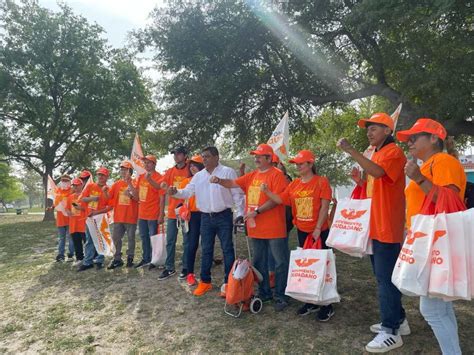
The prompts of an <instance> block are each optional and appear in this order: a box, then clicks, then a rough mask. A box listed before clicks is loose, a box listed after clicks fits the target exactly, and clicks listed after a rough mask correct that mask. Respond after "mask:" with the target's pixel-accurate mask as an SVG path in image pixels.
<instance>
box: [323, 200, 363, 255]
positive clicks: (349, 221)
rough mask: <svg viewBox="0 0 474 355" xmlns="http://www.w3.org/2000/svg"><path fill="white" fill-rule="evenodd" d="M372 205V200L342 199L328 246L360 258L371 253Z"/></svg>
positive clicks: (330, 232)
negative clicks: (370, 227)
mask: <svg viewBox="0 0 474 355" xmlns="http://www.w3.org/2000/svg"><path fill="white" fill-rule="evenodd" d="M371 203H372V200H371V199H363V200H360V199H342V200H341V201H340V202H338V205H337V208H336V213H335V215H334V220H333V223H332V225H331V229H330V231H329V236H328V239H327V241H326V245H327V246H330V247H333V248H336V249H338V250H340V251H342V252H343V253H346V254H349V255H351V256H357V257H360V258H361V257H363V256H364V255H366V254H367V253H368V252H370V251H369V250H370V248H369V226H370V207H371Z"/></svg>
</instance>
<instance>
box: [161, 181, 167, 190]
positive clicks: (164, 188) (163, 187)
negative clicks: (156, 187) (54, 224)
mask: <svg viewBox="0 0 474 355" xmlns="http://www.w3.org/2000/svg"><path fill="white" fill-rule="evenodd" d="M160 187H161V188H162V189H163V190H166V189H168V184H167V183H166V182H164V181H162V182H161V184H160Z"/></svg>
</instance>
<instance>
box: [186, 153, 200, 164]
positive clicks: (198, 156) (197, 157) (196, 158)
mask: <svg viewBox="0 0 474 355" xmlns="http://www.w3.org/2000/svg"><path fill="white" fill-rule="evenodd" d="M189 160H190V161H193V162H195V163H199V164H203V163H204V161H203V160H202V156H200V155H193V157H192V158H191V159H189Z"/></svg>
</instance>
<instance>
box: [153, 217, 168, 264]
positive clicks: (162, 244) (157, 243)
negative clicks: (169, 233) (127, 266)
mask: <svg viewBox="0 0 474 355" xmlns="http://www.w3.org/2000/svg"><path fill="white" fill-rule="evenodd" d="M150 242H151V263H152V264H153V265H155V266H159V265H165V261H166V233H165V229H164V227H160V226H158V234H155V235H152V236H151V237H150Z"/></svg>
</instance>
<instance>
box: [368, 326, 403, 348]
mask: <svg viewBox="0 0 474 355" xmlns="http://www.w3.org/2000/svg"><path fill="white" fill-rule="evenodd" d="M402 345H403V340H402V337H401V336H400V335H393V334H388V333H386V332H385V331H383V330H382V331H380V332H379V333H378V334H377V335H376V336H375V338H374V339H373V340H372V341H371V342H370V343H368V344H367V345H366V346H365V350H367V351H368V352H369V353H386V352H387V351H390V350H393V349H396V348H399V347H400V346H402Z"/></svg>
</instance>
